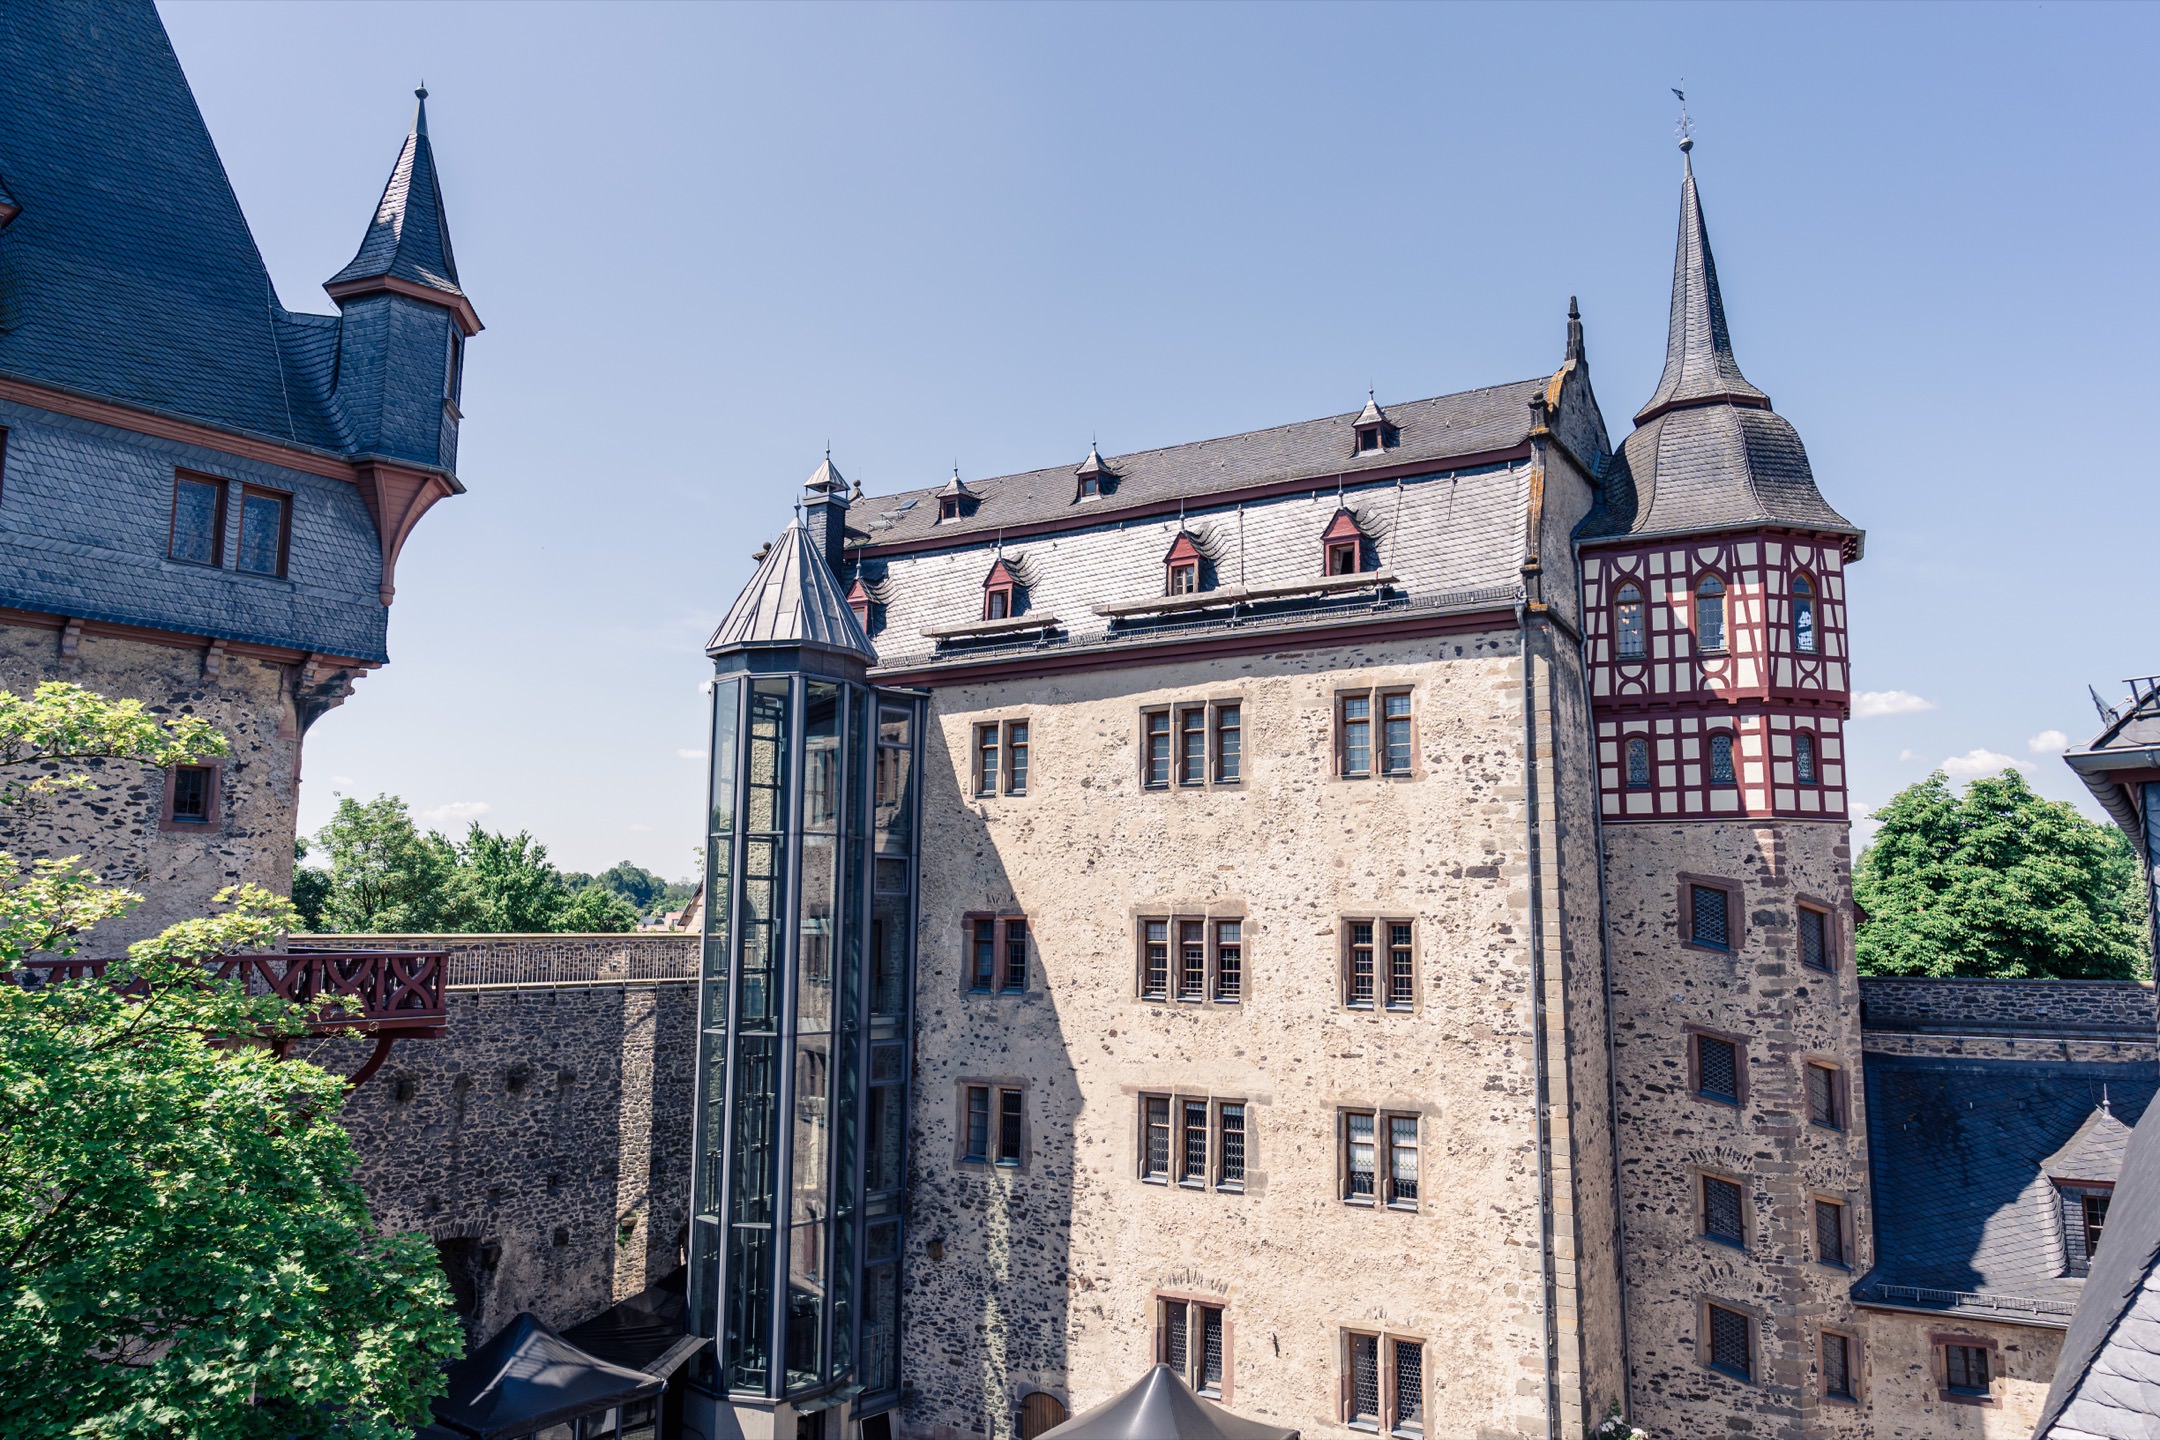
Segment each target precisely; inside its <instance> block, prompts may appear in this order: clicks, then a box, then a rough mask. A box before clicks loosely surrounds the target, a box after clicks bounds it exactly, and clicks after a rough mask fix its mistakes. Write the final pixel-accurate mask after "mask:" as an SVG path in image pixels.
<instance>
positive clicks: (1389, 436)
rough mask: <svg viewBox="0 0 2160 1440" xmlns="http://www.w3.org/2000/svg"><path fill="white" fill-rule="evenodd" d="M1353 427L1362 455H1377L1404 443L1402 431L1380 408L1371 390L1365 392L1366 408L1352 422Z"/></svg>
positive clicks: (1359, 451) (1358, 451)
mask: <svg viewBox="0 0 2160 1440" xmlns="http://www.w3.org/2000/svg"><path fill="white" fill-rule="evenodd" d="M1351 429H1352V431H1353V432H1354V433H1355V434H1356V436H1357V453H1358V454H1360V455H1377V454H1379V453H1380V452H1381V451H1382V450H1392V449H1394V448H1395V447H1396V446H1397V445H1400V444H1401V443H1402V431H1400V430H1398V429H1396V428H1395V422H1394V421H1392V420H1390V419H1388V417H1387V412H1386V411H1385V410H1382V409H1381V408H1380V406H1379V403H1378V402H1377V401H1375V400H1374V399H1373V397H1372V392H1371V391H1369V390H1368V391H1367V392H1366V393H1365V408H1364V409H1363V410H1361V411H1360V412H1358V417H1357V419H1356V420H1354V421H1352V422H1351Z"/></svg>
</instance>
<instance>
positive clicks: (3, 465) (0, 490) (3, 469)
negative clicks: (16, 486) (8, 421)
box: [0, 426, 8, 495]
mask: <svg viewBox="0 0 2160 1440" xmlns="http://www.w3.org/2000/svg"><path fill="white" fill-rule="evenodd" d="M7 437H8V432H7V428H6V427H5V426H0V495H4V494H5V493H6V491H5V489H4V487H5V485H6V483H7Z"/></svg>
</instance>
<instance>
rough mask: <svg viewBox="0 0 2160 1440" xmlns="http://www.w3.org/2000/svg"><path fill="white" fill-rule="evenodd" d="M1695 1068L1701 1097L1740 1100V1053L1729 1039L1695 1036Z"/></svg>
mask: <svg viewBox="0 0 2160 1440" xmlns="http://www.w3.org/2000/svg"><path fill="white" fill-rule="evenodd" d="M1695 1068H1696V1072H1697V1073H1696V1079H1695V1088H1696V1089H1697V1090H1698V1091H1700V1092H1701V1093H1702V1094H1704V1095H1709V1096H1712V1097H1714V1098H1716V1099H1719V1100H1737V1099H1738V1098H1739V1096H1740V1088H1739V1068H1740V1066H1739V1054H1738V1052H1737V1051H1735V1050H1734V1049H1733V1044H1732V1042H1731V1041H1730V1040H1713V1039H1711V1038H1710V1037H1709V1036H1708V1035H1698V1036H1696V1037H1695Z"/></svg>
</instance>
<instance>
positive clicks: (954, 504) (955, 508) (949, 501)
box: [937, 495, 960, 521]
mask: <svg viewBox="0 0 2160 1440" xmlns="http://www.w3.org/2000/svg"><path fill="white" fill-rule="evenodd" d="M937 518H938V519H939V520H941V521H942V520H957V519H959V518H960V497H959V496H957V495H947V496H946V497H945V498H943V499H942V500H940V501H938V506H937Z"/></svg>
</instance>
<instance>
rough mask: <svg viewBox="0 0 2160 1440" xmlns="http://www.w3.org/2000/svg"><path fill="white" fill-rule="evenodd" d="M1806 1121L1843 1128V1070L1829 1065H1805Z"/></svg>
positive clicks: (1826, 1126) (1829, 1127)
mask: <svg viewBox="0 0 2160 1440" xmlns="http://www.w3.org/2000/svg"><path fill="white" fill-rule="evenodd" d="M1807 1109H1808V1123H1809V1124H1810V1125H1820V1126H1823V1127H1824V1128H1825V1129H1829V1130H1842V1129H1844V1128H1845V1072H1843V1071H1842V1070H1839V1069H1837V1068H1836V1067H1835V1066H1831V1065H1816V1064H1813V1063H1810V1064H1809V1065H1808V1067H1807Z"/></svg>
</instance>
